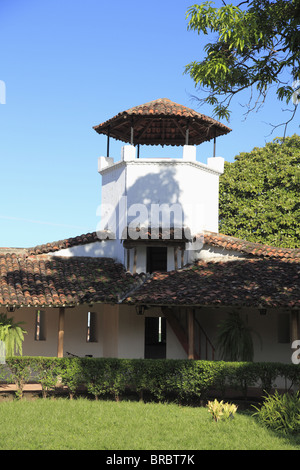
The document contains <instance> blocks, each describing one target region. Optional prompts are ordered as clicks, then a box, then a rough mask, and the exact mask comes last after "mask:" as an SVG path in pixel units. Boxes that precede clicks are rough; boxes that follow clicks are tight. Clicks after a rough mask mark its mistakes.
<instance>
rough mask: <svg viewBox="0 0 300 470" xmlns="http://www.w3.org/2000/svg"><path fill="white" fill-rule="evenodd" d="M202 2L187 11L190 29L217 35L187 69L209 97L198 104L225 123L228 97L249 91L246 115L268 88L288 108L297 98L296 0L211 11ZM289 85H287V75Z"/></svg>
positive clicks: (299, 38)
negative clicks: (210, 110) (207, 108)
mask: <svg viewBox="0 0 300 470" xmlns="http://www.w3.org/2000/svg"><path fill="white" fill-rule="evenodd" d="M211 4H213V2H211V1H206V2H204V3H201V4H200V5H193V6H192V7H190V8H189V9H188V11H187V19H189V22H188V29H190V30H192V31H196V32H197V33H198V34H199V35H203V36H205V35H208V33H209V32H212V33H216V34H217V39H216V40H215V42H213V43H208V44H206V45H205V46H204V51H205V53H206V56H205V58H204V60H202V61H200V62H199V61H193V62H191V63H190V64H188V65H187V66H186V68H185V72H186V73H188V74H189V75H190V76H191V78H192V79H193V80H194V82H195V85H196V86H198V87H200V88H201V87H203V89H204V90H206V91H208V95H207V96H206V97H205V98H203V99H199V101H200V102H201V103H209V104H210V105H213V106H214V114H215V115H216V116H217V117H218V118H220V119H221V118H226V119H229V116H230V110H229V107H230V103H231V100H232V98H233V97H234V96H235V95H236V94H237V93H240V92H242V91H243V90H250V91H251V93H250V100H249V102H248V103H247V104H246V106H247V107H248V111H250V110H252V109H255V108H256V109H258V108H259V107H260V105H262V103H263V102H264V101H265V99H266V96H267V93H268V91H269V89H270V87H271V86H275V87H276V94H277V97H278V99H279V100H281V101H282V100H285V101H286V102H287V103H292V104H293V105H294V106H292V109H291V111H292V113H293V116H294V114H295V111H296V108H297V103H298V102H299V94H300V80H298V79H299V78H300V31H299V16H300V0H277V1H274V0H246V1H242V2H241V3H240V4H239V5H238V6H234V5H232V4H229V5H226V4H225V2H224V0H223V6H222V7H220V8H214V7H212V6H211ZM287 75H288V76H289V77H290V80H289V81H288V82H287V81H286V76H287Z"/></svg>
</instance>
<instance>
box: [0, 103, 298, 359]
mask: <svg viewBox="0 0 300 470" xmlns="http://www.w3.org/2000/svg"><path fill="white" fill-rule="evenodd" d="M95 130H96V131H97V132H98V133H99V134H105V135H107V155H106V156H102V157H100V158H99V161H98V171H99V173H100V175H101V182H102V201H101V206H100V207H101V224H100V225H99V227H98V228H97V230H96V231H95V233H92V234H86V235H82V236H80V237H77V238H73V239H68V240H63V241H60V242H55V243H49V244H48V245H44V246H39V247H35V248H33V249H24V250H13V249H0V276H1V277H0V308H1V309H2V310H3V311H8V312H10V314H11V316H14V318H15V321H23V322H25V328H26V330H27V332H28V334H27V335H26V337H25V341H24V346H23V354H24V355H38V356H56V355H58V356H63V355H66V354H67V353H68V352H70V353H72V354H75V355H79V356H84V355H93V356H94V357H103V356H104V357H123V358H144V357H153V358H156V357H162V358H187V357H188V358H208V359H211V358H214V359H218V353H217V351H215V350H214V345H215V340H216V335H217V326H218V324H219V323H220V320H222V319H223V318H225V317H226V315H227V314H228V312H231V311H232V310H233V309H234V310H237V311H238V312H239V313H240V315H241V316H242V317H243V318H244V319H245V321H246V322H247V323H248V325H249V326H250V327H251V328H252V329H253V331H254V332H255V333H257V335H255V336H254V337H253V339H254V350H255V354H254V360H256V361H282V362H289V361H290V358H291V354H292V350H291V342H292V340H293V339H298V309H299V308H300V299H299V297H300V296H299V259H300V250H288V249H286V250H284V249H276V248H272V249H271V248H270V247H267V246H263V245H260V244H255V243H247V242H246V241H243V240H237V239H235V238H233V237H228V236H226V235H220V234H219V233H218V193H219V177H220V175H221V174H222V172H223V170H224V161H223V159H222V158H221V157H216V156H215V142H216V138H217V137H218V136H220V135H225V134H227V133H228V132H230V129H229V128H227V127H226V126H224V125H223V124H221V123H219V122H217V121H215V120H213V119H211V118H208V117H207V116H204V115H201V114H199V113H196V112H195V111H193V110H191V109H189V108H186V107H184V106H181V105H178V104H176V103H173V102H171V101H170V100H167V99H160V100H155V101H153V102H150V103H146V104H145V105H141V106H136V107H134V108H131V109H130V110H127V111H124V112H121V113H119V114H118V115H117V116H115V117H113V118H112V119H110V120H108V121H107V122H105V123H103V124H100V125H99V126H96V127H95ZM110 138H116V139H119V140H121V141H122V142H123V144H122V145H123V146H122V148H121V152H120V158H118V157H117V158H113V157H111V156H110V155H109V142H110ZM207 140H212V142H213V146H212V149H213V156H212V157H210V158H208V159H207V164H203V163H200V162H199V161H197V156H196V146H198V145H200V144H201V143H202V142H204V141H207ZM124 144H125V145H124ZM141 145H177V146H181V147H182V157H181V158H175V159H169V158H155V148H154V150H153V158H140V146H141Z"/></svg>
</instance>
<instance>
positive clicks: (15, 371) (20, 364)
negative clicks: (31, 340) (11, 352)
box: [6, 357, 31, 399]
mask: <svg viewBox="0 0 300 470" xmlns="http://www.w3.org/2000/svg"><path fill="white" fill-rule="evenodd" d="M6 364H7V365H8V367H9V371H10V373H9V376H8V381H9V382H12V383H14V384H15V385H16V387H17V390H16V396H17V398H19V399H22V398H23V391H24V386H25V385H26V383H27V382H28V380H29V378H30V373H31V369H30V358H29V357H26V358H24V357H23V358H19V357H8V358H6Z"/></svg>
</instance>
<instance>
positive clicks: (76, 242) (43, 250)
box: [0, 231, 109, 255]
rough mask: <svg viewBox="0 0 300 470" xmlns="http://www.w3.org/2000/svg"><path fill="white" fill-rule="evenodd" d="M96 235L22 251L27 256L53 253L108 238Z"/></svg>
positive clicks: (104, 234)
mask: <svg viewBox="0 0 300 470" xmlns="http://www.w3.org/2000/svg"><path fill="white" fill-rule="evenodd" d="M98 235H99V232H92V233H85V234H83V235H79V236H78V237H73V238H67V239H65V240H59V241H56V242H51V243H45V244H43V245H37V246H35V247H33V248H26V249H23V251H24V250H25V252H26V253H28V254H29V255H40V254H46V253H53V252H55V251H59V250H64V249H67V248H72V247H74V246H79V245H86V244H88V243H95V242H99V241H101V240H105V239H106V238H108V237H109V232H107V231H102V232H101V238H99V236H98ZM106 235H107V236H106ZM2 250H3V251H7V248H2ZM12 250H13V249H12ZM0 254H1V248H0Z"/></svg>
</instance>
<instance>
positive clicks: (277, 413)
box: [253, 390, 300, 434]
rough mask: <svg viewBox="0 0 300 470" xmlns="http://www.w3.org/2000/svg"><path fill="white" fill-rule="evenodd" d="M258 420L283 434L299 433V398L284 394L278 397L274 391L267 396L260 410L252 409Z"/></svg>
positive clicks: (297, 394)
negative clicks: (254, 410)
mask: <svg viewBox="0 0 300 470" xmlns="http://www.w3.org/2000/svg"><path fill="white" fill-rule="evenodd" d="M254 408H255V409H256V410H257V412H256V413H254V414H253V415H254V416H257V418H258V420H259V421H260V422H261V423H262V424H263V425H264V426H266V427H268V428H270V429H272V430H274V431H279V432H282V433H284V434H296V433H299V432H300V397H299V392H298V393H296V394H295V395H290V394H288V393H285V394H283V395H280V394H279V393H278V391H277V390H276V391H275V393H274V394H273V395H267V396H266V397H265V400H264V403H263V405H262V406H261V408H260V409H259V408H257V407H254Z"/></svg>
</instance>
